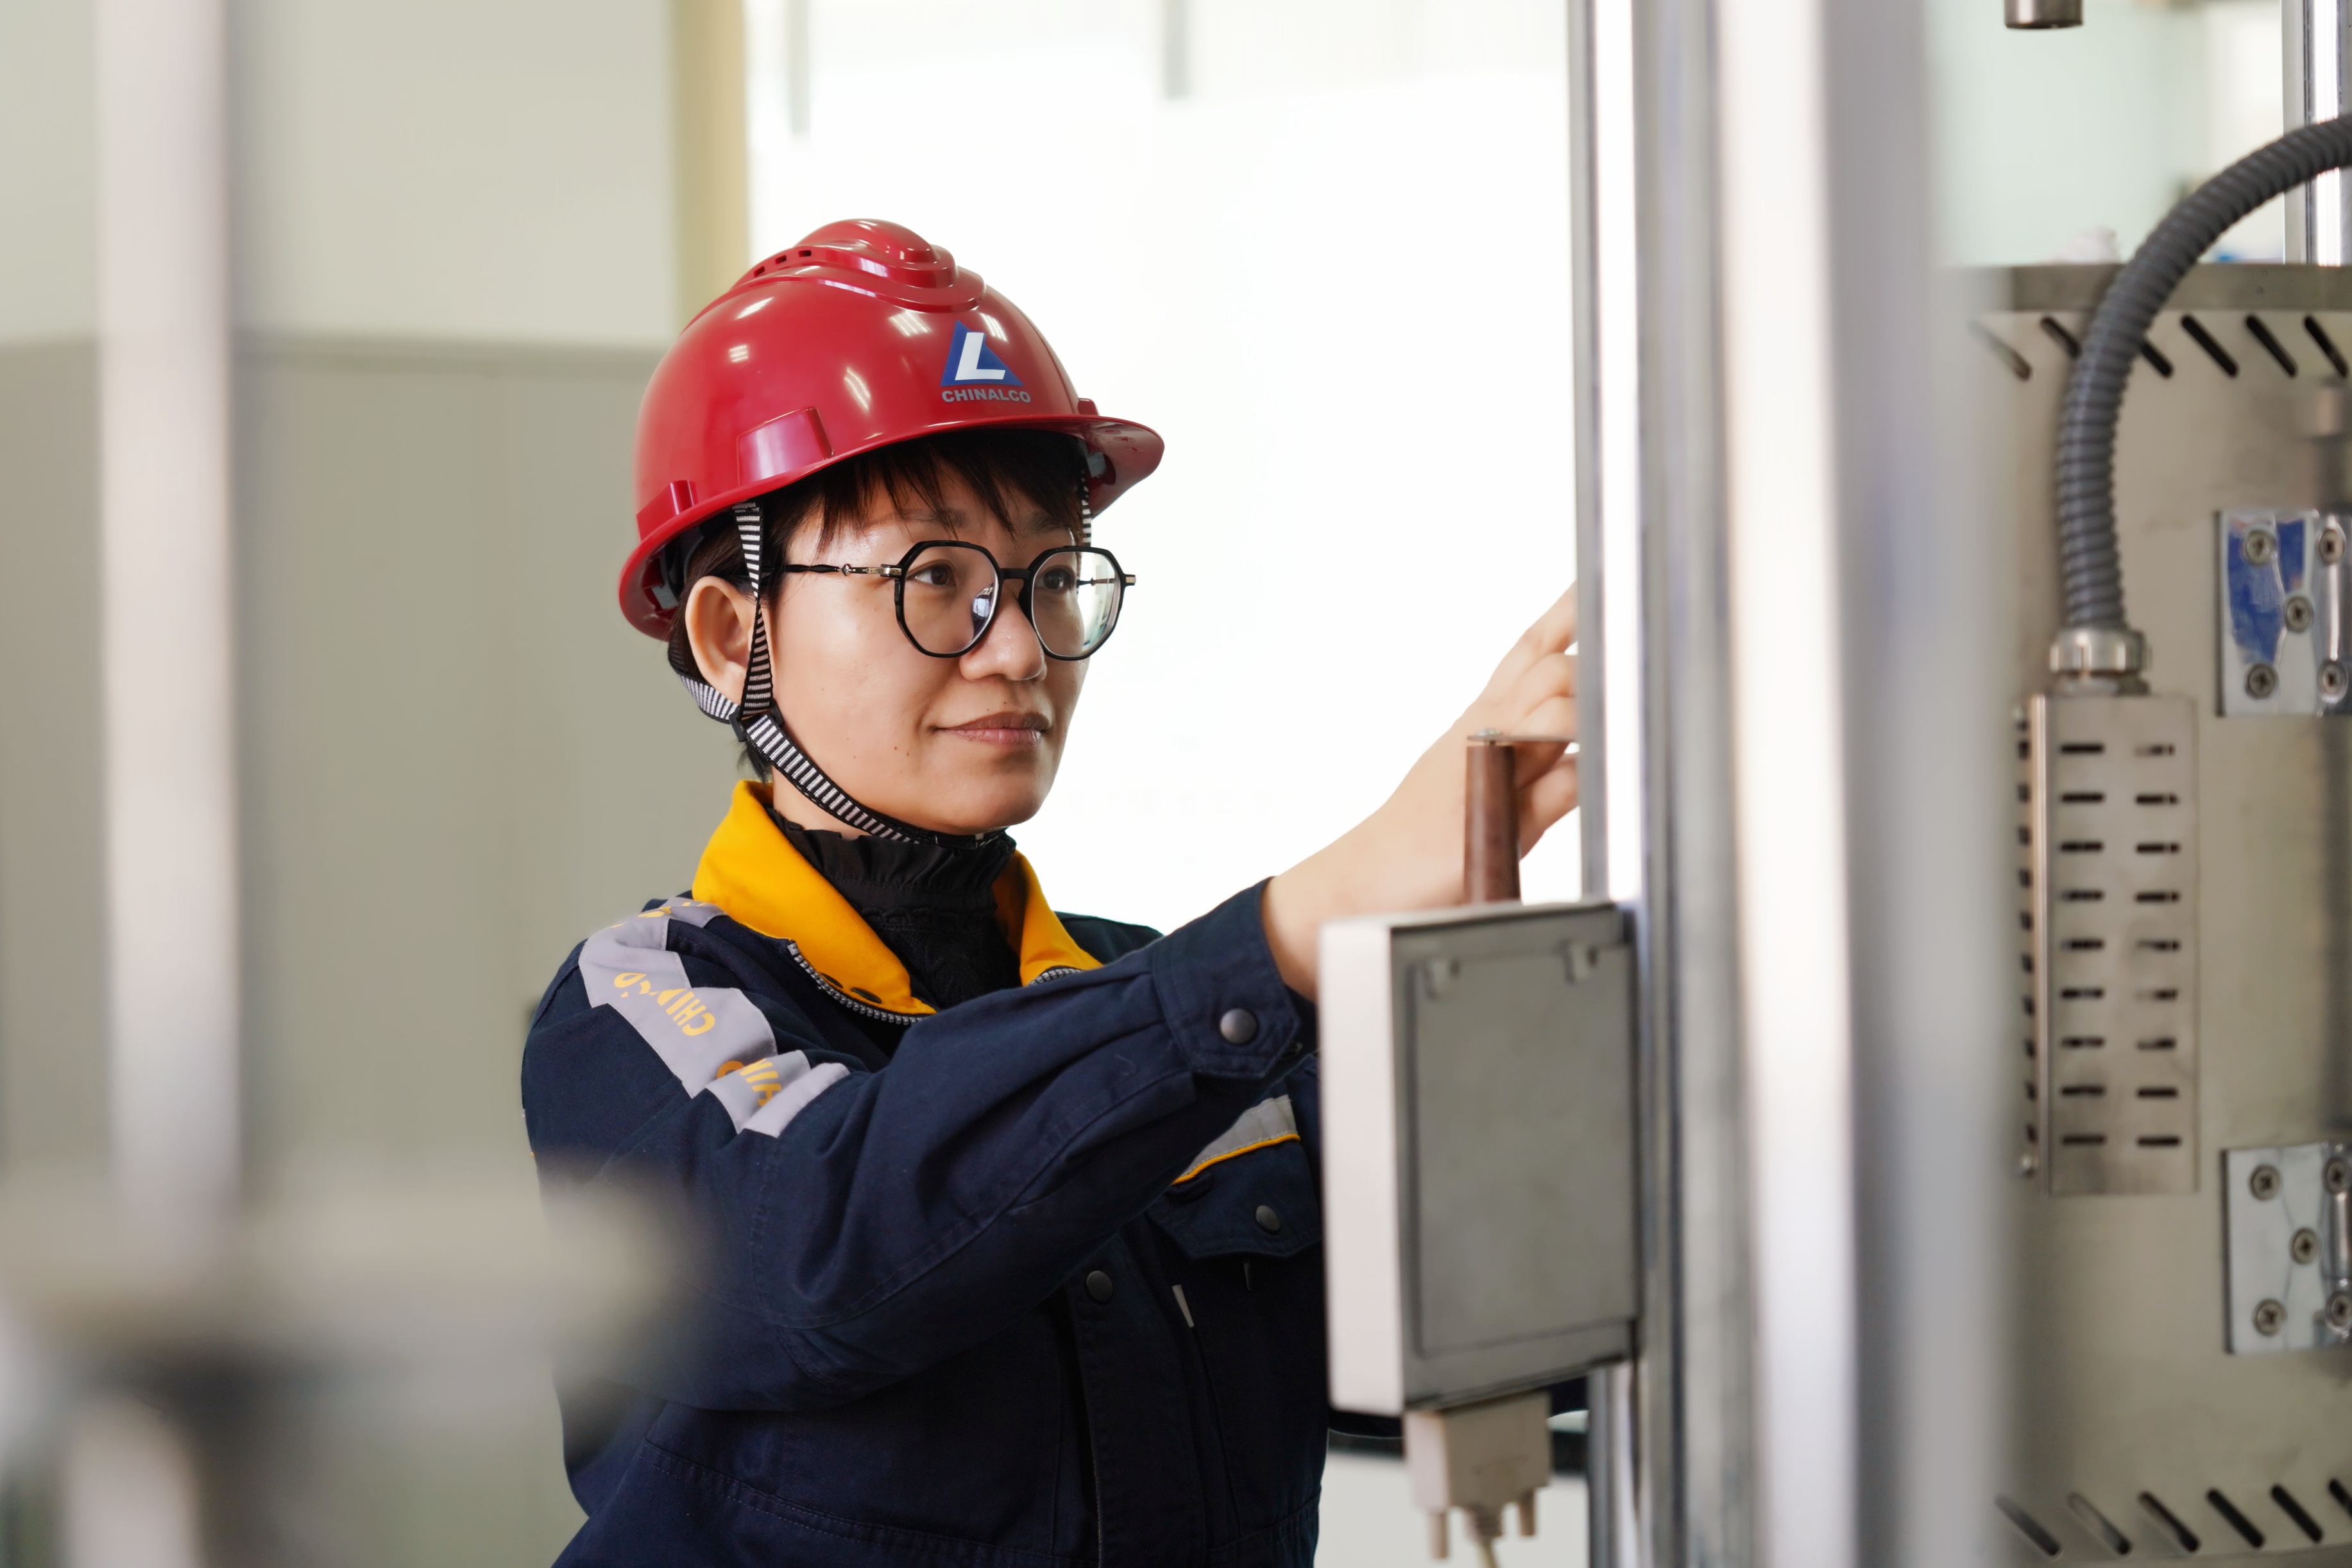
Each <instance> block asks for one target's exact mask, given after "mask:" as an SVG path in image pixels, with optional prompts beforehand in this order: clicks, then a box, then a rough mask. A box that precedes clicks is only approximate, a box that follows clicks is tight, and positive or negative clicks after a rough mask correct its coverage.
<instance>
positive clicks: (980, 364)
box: [940, 321, 1029, 403]
mask: <svg viewBox="0 0 2352 1568" xmlns="http://www.w3.org/2000/svg"><path fill="white" fill-rule="evenodd" d="M940 386H941V387H942V388H943V389H944V390H943V391H941V392H940V401H941V402H943V403H1026V402H1028V401H1029V395H1028V394H1027V393H1026V392H1024V391H1023V390H1022V388H1021V378H1020V377H1019V376H1017V375H1015V374H1013V367H1012V366H1011V365H1009V364H1006V363H1004V362H1003V360H1001V359H999V358H997V357H996V351H995V350H994V349H992V348H990V347H989V346H988V334H987V333H986V332H976V331H972V330H971V328H970V327H967V326H965V325H964V324H963V323H962V322H961V321H958V322H957V323H956V324H955V337H954V340H953V341H952V342H950V343H949V344H948V363H947V368H946V369H945V370H943V371H941V372H940Z"/></svg>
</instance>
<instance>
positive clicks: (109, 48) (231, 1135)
mask: <svg viewBox="0 0 2352 1568" xmlns="http://www.w3.org/2000/svg"><path fill="white" fill-rule="evenodd" d="M97 37H98V124H99V139H98V140H99V176H98V184H99V193H98V195H99V200H98V208H99V306H100V334H101V336H100V415H99V418H100V433H99V434H100V498H101V499H100V514H101V515H100V540H101V546H100V559H101V573H100V587H101V603H102V605H103V606H104V630H103V634H102V658H103V664H104V667H105V681H104V692H105V705H106V718H105V737H106V840H107V848H106V855H107V868H106V879H107V921H108V939H109V952H108V961H109V965H110V975H111V979H110V985H109V1004H110V1008H109V1038H110V1051H109V1062H108V1072H109V1085H110V1097H111V1110H112V1117H111V1129H112V1140H113V1160H114V1168H115V1173H116V1175H117V1178H118V1180H119V1181H120V1183H121V1186H122V1188H123V1192H124V1196H125V1198H126V1200H127V1201H129V1202H130V1203H131V1204H133V1205H138V1206H139V1207H140V1208H141V1209H142V1211H143V1212H146V1213H150V1214H161V1215H171V1216H173V1217H175V1218H179V1219H182V1220H185V1221H189V1222H196V1221H200V1220H202V1219H204V1218H206V1217H209V1216H214V1215H218V1214H219V1213H220V1212H221V1210H222V1208H223V1207H224V1206H225V1205H226V1203H227V1201H228V1200H229V1199H230V1198H231V1197H232V1196H233V1195H234V1193H235V1190H236V1178H237V1166H238V1159H239V1155H238V1147H239V1144H238V1121H239V1117H238V1110H239V1100H240V1091H239V1075H238V1061H237V1034H238V962H239V960H238V941H237V937H238V930H237V923H238V900H237V833H236V825H237V824H236V818H237V806H236V670H235V660H234V656H233V639H232V631H231V607H230V606H231V598H232V579H233V552H232V548H231V523H230V446H229V428H230V423H229V421H230V382H229V292H230V291H229V227H228V214H229V203H228V136H227V114H228V94H227V87H226V83H227V58H226V55H227V28H226V15H225V5H224V0H100V5H98V8H97Z"/></svg>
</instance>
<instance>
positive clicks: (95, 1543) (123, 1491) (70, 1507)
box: [63, 1394, 204, 1568]
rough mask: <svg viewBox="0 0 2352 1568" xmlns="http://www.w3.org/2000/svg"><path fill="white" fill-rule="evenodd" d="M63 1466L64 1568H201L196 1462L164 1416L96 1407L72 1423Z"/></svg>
mask: <svg viewBox="0 0 2352 1568" xmlns="http://www.w3.org/2000/svg"><path fill="white" fill-rule="evenodd" d="M63 1468H64V1476H65V1498H64V1503H65V1508H64V1515H65V1520H64V1523H65V1531H64V1542H63V1544H64V1547H65V1551H64V1563H63V1568H202V1564H203V1562H204V1552H203V1539H202V1538H203V1519H202V1514H201V1505H200V1503H199V1500H198V1497H197V1485H196V1463H195V1458H194V1455H193V1454H191V1453H190V1452H189V1448H188V1443H187V1438H186V1436H185V1434H184V1433H183V1432H182V1431H181V1430H180V1428H179V1427H178V1426H176V1425H175V1424H174V1423H173V1422H172V1421H171V1420H170V1419H169V1418H168V1417H166V1416H165V1415H163V1413H162V1412H161V1411H159V1410H157V1409H156V1408H155V1407H154V1406H152V1405H145V1404H142V1403H141V1402H140V1401H138V1400H135V1399H131V1398H126V1397H124V1396H122V1395H120V1394H116V1395H110V1396H108V1397H105V1398H102V1399H97V1400H93V1401H91V1402H90V1403H89V1404H88V1405H84V1406H82V1407H81V1408H80V1409H79V1410H78V1411H76V1412H75V1413H74V1415H73V1417H72V1419H71V1421H70V1423H69V1426H68V1430H67V1433H66V1443H65V1454H64V1467H63Z"/></svg>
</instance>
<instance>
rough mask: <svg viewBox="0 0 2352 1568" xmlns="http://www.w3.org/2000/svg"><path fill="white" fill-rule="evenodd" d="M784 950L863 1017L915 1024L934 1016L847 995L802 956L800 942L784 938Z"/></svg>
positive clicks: (808, 974) (879, 1021)
mask: <svg viewBox="0 0 2352 1568" xmlns="http://www.w3.org/2000/svg"><path fill="white" fill-rule="evenodd" d="M784 951H785V952H789V953H791V954H792V955H793V963H797V964H799V965H800V966H801V971H802V973H804V974H806V975H807V976H808V977H809V978H810V979H811V980H814V981H815V982H816V983H817V984H818V986H819V987H820V988H822V989H823V990H824V994H826V995H827V996H829V997H831V998H832V999H833V1000H834V1001H835V1003H838V1004H839V1005H842V1006H844V1007H846V1008H848V1009H849V1010H850V1011H851V1012H853V1013H855V1014H856V1015H857V1016H859V1017H861V1018H871V1019H873V1020H874V1021H875V1022H877V1023H879V1024H915V1023H919V1022H921V1021H922V1020H923V1019H925V1018H929V1017H932V1016H934V1015H932V1014H929V1013H893V1012H891V1011H890V1010H889V1009H888V1008H887V1007H876V1006H872V1005H868V1004H866V1003H864V1002H860V1001H859V1000H858V999H857V998H856V997H855V996H850V995H845V994H843V992H842V989H841V987H840V986H838V985H835V984H834V983H833V982H832V981H830V980H827V979H826V978H825V977H824V975H822V974H819V973H817V972H816V965H815V964H814V963H810V962H809V961H808V960H807V959H805V958H803V957H802V956H801V944H800V943H798V942H794V941H793V940H792V939H791V938H789V937H787V938H785V939H784Z"/></svg>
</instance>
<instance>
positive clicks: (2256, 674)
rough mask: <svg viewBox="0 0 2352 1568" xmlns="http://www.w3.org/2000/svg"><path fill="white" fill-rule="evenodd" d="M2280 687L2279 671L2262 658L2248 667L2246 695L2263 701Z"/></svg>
mask: <svg viewBox="0 0 2352 1568" xmlns="http://www.w3.org/2000/svg"><path fill="white" fill-rule="evenodd" d="M2277 689H2278V671H2277V670H2276V669H2274V668H2272V667H2271V666H2269V665H2267V664H2264V663H2262V662H2261V661H2260V660H2257V661H2255V662H2254V663H2253V664H2252V665H2250V666H2248V667H2247V669H2246V695H2247V696H2249V697H2251V698H2252V699H2253V700H2255V701H2257V702H2261V701H2264V700H2268V699H2269V697H2270V696H2271V694H2272V693H2273V692H2274V691H2276V690H2277Z"/></svg>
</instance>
